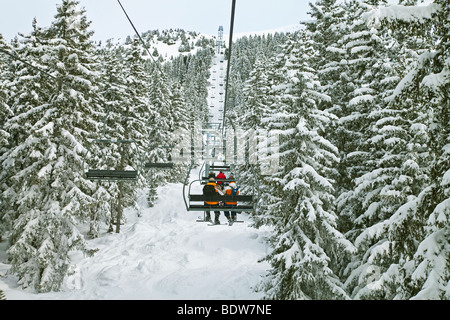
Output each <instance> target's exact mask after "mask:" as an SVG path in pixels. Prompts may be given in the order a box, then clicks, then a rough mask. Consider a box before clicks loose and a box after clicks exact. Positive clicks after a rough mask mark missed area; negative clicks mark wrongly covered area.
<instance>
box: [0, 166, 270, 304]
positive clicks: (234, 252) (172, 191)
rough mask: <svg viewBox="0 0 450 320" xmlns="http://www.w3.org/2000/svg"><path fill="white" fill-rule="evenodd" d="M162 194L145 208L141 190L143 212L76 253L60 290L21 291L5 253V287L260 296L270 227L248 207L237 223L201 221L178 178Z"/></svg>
mask: <svg viewBox="0 0 450 320" xmlns="http://www.w3.org/2000/svg"><path fill="white" fill-rule="evenodd" d="M193 174H194V175H193V176H196V174H197V173H195V172H194V173H193ZM198 188H200V185H199V186H198ZM197 191H198V190H197ZM158 194H159V200H158V203H157V204H156V205H155V206H154V207H153V208H148V207H146V200H145V194H144V191H142V197H141V201H140V202H139V203H140V205H141V208H142V216H141V217H138V216H137V212H136V211H135V210H131V209H128V210H126V212H125V214H126V217H127V222H126V224H125V225H123V226H122V231H121V233H120V234H116V233H112V234H109V233H104V234H103V235H102V236H101V237H99V238H98V239H94V240H90V241H89V246H90V247H91V248H98V252H97V253H96V254H95V255H94V256H93V257H90V258H89V257H83V256H81V255H78V254H76V253H75V254H73V255H72V257H71V258H72V259H73V263H74V264H73V269H72V274H71V275H70V276H68V277H67V278H66V280H65V281H64V284H63V287H62V290H61V292H52V293H46V294H35V293H32V292H26V291H23V290H21V289H20V288H19V287H18V284H17V278H16V277H14V276H12V275H6V276H5V274H6V271H7V270H8V268H9V265H8V264H6V261H5V259H6V256H5V255H4V253H3V252H2V254H0V258H1V261H0V274H1V275H2V276H1V277H0V289H1V290H3V291H4V293H5V294H6V297H7V299H8V300H15V299H33V300H41V299H42V300H44V299H47V300H61V299H64V300H67V299H75V300H76V299H89V300H94V299H95V300H102V299H103V300H104V299H164V300H172V299H177V300H178V299H181V300H184V299H186V300H190V299H211V300H213V299H224V300H227V299H260V298H261V297H262V295H261V293H256V292H254V290H253V288H254V287H255V285H257V284H258V283H259V281H260V280H261V276H263V275H264V274H265V272H266V270H267V269H268V264H267V263H259V262H258V260H259V259H261V258H262V257H264V255H265V254H266V253H267V247H266V242H265V237H266V236H267V234H268V232H269V230H268V229H265V228H262V229H258V230H257V229H254V228H252V227H251V226H250V224H251V222H250V217H249V216H248V214H245V213H242V214H240V215H238V217H239V219H242V220H244V221H245V222H244V223H235V224H234V225H233V226H232V227H229V226H228V225H220V226H208V225H207V224H206V223H199V222H196V221H195V220H196V218H197V216H198V213H188V212H187V211H186V209H185V206H184V202H183V197H182V185H181V184H169V185H166V186H163V187H160V188H159V190H158ZM221 220H222V222H225V218H224V216H223V214H222V215H221ZM4 247H5V246H2V248H3V249H4Z"/></svg>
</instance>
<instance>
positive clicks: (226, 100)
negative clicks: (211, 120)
mask: <svg viewBox="0 0 450 320" xmlns="http://www.w3.org/2000/svg"><path fill="white" fill-rule="evenodd" d="M235 12H236V0H233V5H232V7H231V22H230V39H229V44H228V64H227V79H226V83H225V85H226V87H225V104H224V106H223V120H222V121H223V122H222V138H224V132H225V121H226V112H227V103H228V91H229V89H230V66H231V52H232V51H231V50H232V46H233V30H234V15H235Z"/></svg>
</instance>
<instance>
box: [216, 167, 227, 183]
mask: <svg viewBox="0 0 450 320" xmlns="http://www.w3.org/2000/svg"><path fill="white" fill-rule="evenodd" d="M216 178H217V179H226V178H227V177H226V176H225V174H224V173H223V172H222V171H220V172H219V174H218V175H217V177H216ZM217 184H218V185H219V186H222V184H223V182H222V181H218V182H217Z"/></svg>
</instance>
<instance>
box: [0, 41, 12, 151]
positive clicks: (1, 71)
mask: <svg viewBox="0 0 450 320" xmlns="http://www.w3.org/2000/svg"><path fill="white" fill-rule="evenodd" d="M0 49H1V50H4V51H6V52H10V50H11V48H10V47H9V45H8V44H7V43H6V41H5V39H4V38H3V35H2V34H1V33H0ZM7 59H8V56H7V55H5V53H4V52H0V119H1V120H0V154H1V153H2V151H1V149H2V148H3V147H4V146H5V145H6V144H7V140H8V137H9V133H8V132H6V131H5V130H4V122H5V119H6V118H7V117H9V116H11V115H12V110H11V108H10V107H9V106H8V104H7V100H8V90H7V81H8V79H7V77H6V75H7V69H8V68H7V66H8V64H7V61H8V60H7Z"/></svg>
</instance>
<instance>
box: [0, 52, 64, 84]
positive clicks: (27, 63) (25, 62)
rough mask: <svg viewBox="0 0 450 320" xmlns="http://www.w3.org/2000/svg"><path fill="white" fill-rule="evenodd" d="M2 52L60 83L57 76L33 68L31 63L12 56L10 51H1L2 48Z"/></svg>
mask: <svg viewBox="0 0 450 320" xmlns="http://www.w3.org/2000/svg"><path fill="white" fill-rule="evenodd" d="M0 52H3V53H4V54H6V55H8V56H10V57H12V58H13V59H16V60H19V61H20V62H22V63H24V64H26V65H27V66H29V67H31V68H33V69H35V70H37V71H39V72H40V73H43V74H45V75H46V76H48V77H50V78H53V79H54V80H56V81H59V79H58V78H56V77H55V76H53V75H51V74H50V73H48V72H47V71H44V70H42V69H41V68H38V67H36V66H33V65H32V64H31V63H29V62H27V61H25V60H23V59H21V58H19V57H18V56H16V55H15V54H12V53H10V52H8V51H6V50H3V49H1V48H0Z"/></svg>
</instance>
